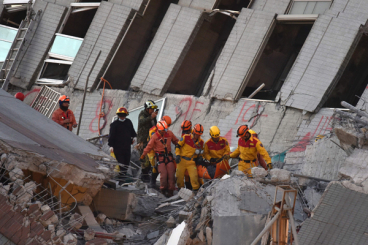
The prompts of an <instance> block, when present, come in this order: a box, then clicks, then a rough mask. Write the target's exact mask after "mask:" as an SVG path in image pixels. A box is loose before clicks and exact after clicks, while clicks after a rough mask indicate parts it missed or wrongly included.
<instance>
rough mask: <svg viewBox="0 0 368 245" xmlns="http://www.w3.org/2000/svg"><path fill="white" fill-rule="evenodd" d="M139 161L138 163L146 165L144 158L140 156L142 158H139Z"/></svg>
mask: <svg viewBox="0 0 368 245" xmlns="http://www.w3.org/2000/svg"><path fill="white" fill-rule="evenodd" d="M139 161H140V162H141V163H142V164H144V163H146V157H145V156H143V155H142V156H141V157H140V158H139Z"/></svg>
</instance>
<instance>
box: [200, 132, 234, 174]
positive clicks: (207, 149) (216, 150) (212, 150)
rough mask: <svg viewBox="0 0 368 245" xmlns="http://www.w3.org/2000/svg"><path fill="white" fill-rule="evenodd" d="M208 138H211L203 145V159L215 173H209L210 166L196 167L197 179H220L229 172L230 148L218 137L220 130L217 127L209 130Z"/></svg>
mask: <svg viewBox="0 0 368 245" xmlns="http://www.w3.org/2000/svg"><path fill="white" fill-rule="evenodd" d="M210 136H211V138H210V139H209V140H207V142H206V143H205V144H204V155H203V157H204V158H205V159H206V160H207V161H209V162H210V164H211V165H212V166H214V167H215V173H210V172H211V171H210V166H208V167H205V166H197V167H198V175H199V178H207V179H216V178H221V177H222V176H224V175H225V174H227V173H228V172H229V170H230V166H229V161H228V160H229V159H230V146H229V143H228V141H227V139H225V138H223V137H221V136H220V129H219V128H218V127H217V126H212V127H211V128H210ZM206 172H207V176H206ZM211 175H213V176H211Z"/></svg>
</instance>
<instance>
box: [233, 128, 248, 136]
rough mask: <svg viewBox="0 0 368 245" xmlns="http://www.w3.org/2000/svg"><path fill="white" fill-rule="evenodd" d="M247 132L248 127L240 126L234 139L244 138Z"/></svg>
mask: <svg viewBox="0 0 368 245" xmlns="http://www.w3.org/2000/svg"><path fill="white" fill-rule="evenodd" d="M248 131H249V128H248V125H241V126H240V127H239V128H238V131H237V132H236V137H244V136H245V134H246V133H247V132H248Z"/></svg>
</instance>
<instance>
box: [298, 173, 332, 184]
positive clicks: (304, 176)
mask: <svg viewBox="0 0 368 245" xmlns="http://www.w3.org/2000/svg"><path fill="white" fill-rule="evenodd" d="M292 175H293V176H294V177H301V178H307V179H314V180H318V181H324V182H331V181H332V180H327V179H321V178H316V177H312V176H308V175H302V174H292Z"/></svg>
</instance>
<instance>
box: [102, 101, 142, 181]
mask: <svg viewBox="0 0 368 245" xmlns="http://www.w3.org/2000/svg"><path fill="white" fill-rule="evenodd" d="M116 115H117V116H118V117H119V118H118V119H117V120H116V121H114V122H113V123H111V124H110V134H109V141H108V145H109V146H110V152H114V154H115V157H116V160H117V161H118V163H121V164H124V165H125V166H126V167H125V168H124V167H120V174H119V175H120V176H125V175H126V171H127V169H128V166H129V163H130V156H131V152H130V146H131V144H133V142H134V137H136V136H137V133H136V132H135V130H134V127H133V123H132V121H130V120H129V119H128V118H126V117H127V116H128V115H129V113H128V111H127V109H126V108H124V107H120V108H119V109H118V110H117V111H116Z"/></svg>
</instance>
